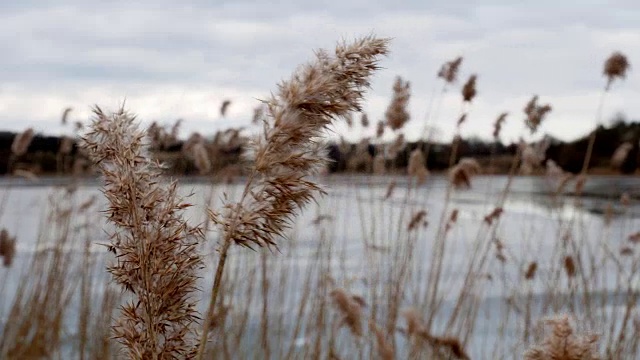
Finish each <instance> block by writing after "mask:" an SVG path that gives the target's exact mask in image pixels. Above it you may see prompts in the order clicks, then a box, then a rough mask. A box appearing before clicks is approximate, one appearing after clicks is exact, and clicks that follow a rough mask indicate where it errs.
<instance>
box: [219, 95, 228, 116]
mask: <svg viewBox="0 0 640 360" xmlns="http://www.w3.org/2000/svg"><path fill="white" fill-rule="evenodd" d="M230 105H231V100H228V99H227V100H224V101H223V102H222V105H220V116H222V117H225V116H227V111H228V110H229V106H230Z"/></svg>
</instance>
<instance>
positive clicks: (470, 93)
mask: <svg viewBox="0 0 640 360" xmlns="http://www.w3.org/2000/svg"><path fill="white" fill-rule="evenodd" d="M477 79H478V76H477V75H476V74H473V75H471V76H469V80H467V82H466V83H465V84H464V86H463V87H462V99H463V100H464V101H465V102H471V101H473V98H474V97H476V94H477V93H478V92H477V91H476V80H477Z"/></svg>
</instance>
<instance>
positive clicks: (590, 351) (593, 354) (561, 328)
mask: <svg viewBox="0 0 640 360" xmlns="http://www.w3.org/2000/svg"><path fill="white" fill-rule="evenodd" d="M546 323H548V324H550V325H552V326H553V330H552V332H551V334H550V335H549V336H547V337H546V338H545V339H544V341H543V342H542V344H541V345H537V346H533V347H531V348H530V349H529V350H527V352H526V353H525V355H524V358H525V359H526V360H549V359H556V360H574V359H576V360H577V359H580V360H598V359H600V356H599V355H598V350H597V344H596V341H597V340H598V337H597V336H595V335H578V334H575V333H574V330H573V328H572V327H571V324H570V322H569V317H568V316H566V315H564V316H561V317H559V318H555V319H550V320H547V321H546Z"/></svg>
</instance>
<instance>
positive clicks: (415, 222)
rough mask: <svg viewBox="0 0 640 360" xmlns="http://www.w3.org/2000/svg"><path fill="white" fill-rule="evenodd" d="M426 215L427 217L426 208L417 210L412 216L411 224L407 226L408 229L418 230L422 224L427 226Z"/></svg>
mask: <svg viewBox="0 0 640 360" xmlns="http://www.w3.org/2000/svg"><path fill="white" fill-rule="evenodd" d="M426 217H427V211H426V210H420V211H417V212H416V213H415V214H413V216H412V217H411V220H410V221H409V225H408V226H407V230H409V231H413V230H416V229H417V228H418V226H420V225H423V226H427V221H426V220H425V218H426Z"/></svg>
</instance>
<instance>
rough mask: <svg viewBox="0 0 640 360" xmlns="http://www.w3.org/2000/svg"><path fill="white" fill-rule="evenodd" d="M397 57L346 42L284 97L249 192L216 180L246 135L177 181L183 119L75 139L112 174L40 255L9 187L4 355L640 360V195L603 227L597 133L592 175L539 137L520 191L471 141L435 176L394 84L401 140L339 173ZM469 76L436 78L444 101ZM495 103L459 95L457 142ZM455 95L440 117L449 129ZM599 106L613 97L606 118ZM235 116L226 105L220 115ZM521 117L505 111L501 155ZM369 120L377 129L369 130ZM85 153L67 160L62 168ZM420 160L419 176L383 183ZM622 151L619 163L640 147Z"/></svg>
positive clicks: (101, 114)
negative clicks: (368, 102)
mask: <svg viewBox="0 0 640 360" xmlns="http://www.w3.org/2000/svg"><path fill="white" fill-rule="evenodd" d="M388 43H389V41H388V40H387V39H380V38H376V37H373V36H369V37H364V38H361V39H358V40H355V41H353V42H350V43H341V44H338V46H337V47H336V50H335V52H333V53H331V54H330V53H329V52H326V51H319V52H317V53H316V59H315V60H314V61H312V62H310V63H308V64H307V65H304V66H302V67H301V68H300V69H298V70H297V71H296V72H294V74H293V76H292V77H291V78H290V79H289V80H287V81H284V82H282V83H281V84H280V85H279V86H278V91H277V92H275V93H274V95H273V97H272V98H271V99H268V100H266V101H264V103H263V104H262V105H261V106H259V107H257V108H256V119H257V120H256V122H257V123H260V122H262V123H263V124H264V132H263V133H262V134H261V135H260V136H259V137H258V138H257V139H255V140H254V141H253V143H252V144H251V146H250V149H252V151H251V152H250V153H247V154H244V158H243V159H244V161H245V164H243V165H246V167H247V168H248V170H247V171H246V172H245V174H247V175H246V176H245V177H243V178H242V181H235V182H234V181H228V182H219V181H218V182H214V181H213V179H214V176H215V175H216V174H212V172H213V169H214V168H216V169H217V168H219V167H218V166H213V165H212V164H214V163H215V162H216V161H217V160H216V158H215V153H216V151H220V149H221V147H222V146H225V144H226V146H230V147H234V148H235V147H237V146H239V144H240V143H242V142H243V140H241V137H240V135H239V132H240V131H239V130H235V131H229V132H227V133H219V134H218V135H217V136H216V138H214V139H207V138H206V137H204V136H202V135H200V134H193V135H192V136H191V137H190V138H189V139H188V140H187V141H186V142H184V143H183V144H182V149H181V151H182V152H183V153H185V154H187V156H189V158H190V159H191V160H192V161H193V164H194V166H195V167H196V168H197V170H198V171H199V172H200V174H202V175H203V176H206V177H207V181H206V182H204V183H203V182H200V183H183V184H182V185H181V186H178V182H176V181H175V180H174V181H171V180H170V179H167V178H166V177H165V176H164V174H163V166H162V164H161V163H159V162H157V161H155V160H154V159H153V156H152V154H153V151H157V150H159V149H163V148H167V147H171V146H175V145H176V144H177V133H178V130H177V129H178V127H179V126H180V122H177V123H176V124H174V125H173V126H172V128H171V129H165V128H163V127H161V126H159V125H157V124H154V125H152V126H151V128H149V129H146V130H144V129H140V128H139V125H138V124H137V120H136V119H135V116H134V115H132V114H131V113H129V112H127V111H126V110H125V109H119V110H116V111H114V112H108V111H103V110H102V109H100V108H99V107H96V108H95V111H94V118H93V121H92V123H91V125H90V126H89V128H88V129H87V130H86V131H84V136H83V139H82V140H81V141H80V142H79V144H80V145H81V146H80V148H81V151H82V152H84V155H86V156H87V157H88V158H90V159H92V161H93V162H94V163H95V164H96V165H95V168H96V169H98V171H99V172H100V173H101V187H102V194H100V193H98V192H97V190H96V189H95V187H91V186H90V185H89V184H87V183H86V181H87V180H86V179H73V181H71V183H70V184H69V185H68V186H65V187H60V188H57V189H55V190H54V191H53V192H52V194H51V195H50V196H49V198H48V201H47V207H46V208H43V209H41V212H42V217H41V219H40V224H39V227H38V229H37V232H35V239H36V240H35V241H34V240H32V239H31V240H30V237H29V236H34V231H35V230H34V229H26V230H25V229H22V230H23V231H20V230H21V229H20V226H19V225H20V222H19V220H20V216H19V215H15V214H14V215H13V216H12V213H11V211H12V210H13V211H14V212H15V211H17V210H16V209H7V208H6V204H8V203H10V202H11V201H12V200H11V195H12V194H16V193H17V194H18V195H20V194H23V193H21V191H22V190H21V189H18V188H11V187H6V188H5V189H3V191H4V192H3V198H2V199H3V200H2V206H1V207H0V217H1V218H2V219H4V220H5V222H6V219H14V221H15V222H16V223H14V224H10V223H6V224H5V228H4V229H3V230H2V231H0V256H1V257H2V259H3V265H4V266H3V268H2V269H1V270H0V285H1V286H3V288H5V289H9V292H8V294H6V293H5V294H4V295H2V300H3V303H0V358H6V359H31V358H33V359H49V358H51V359H63V358H64V359H70V358H78V359H120V358H130V359H183V358H198V359H205V358H206V359H213V358H215V359H246V358H260V359H263V358H264V359H373V358H379V359H384V360H388V359H425V358H429V359H431V358H432V359H522V358H526V359H532V360H533V359H599V358H603V359H621V358H636V357H638V338H639V336H640V334H639V333H638V332H639V331H640V317H639V314H638V310H637V308H636V304H637V300H638V292H637V289H636V285H637V283H638V281H639V280H640V279H639V277H640V255H639V254H638V250H637V249H636V247H637V243H638V242H640V241H639V240H638V239H640V236H638V234H637V228H635V226H637V221H636V220H635V217H634V216H635V215H634V214H633V207H634V201H635V200H636V199H635V198H634V197H632V196H629V194H626V193H625V194H623V195H622V196H621V197H620V198H616V199H610V200H609V203H608V205H607V207H606V208H605V209H603V216H602V217H601V218H598V217H595V216H593V215H592V214H590V213H588V212H587V211H585V209H586V208H587V206H586V205H585V203H584V202H586V201H588V200H589V199H588V198H586V197H583V196H581V195H583V192H584V189H585V188H588V186H589V184H588V182H589V181H595V182H597V181H599V179H598V178H597V177H593V176H591V177H590V176H589V173H588V170H589V163H590V157H591V152H592V150H593V142H594V141H596V139H595V135H594V136H592V137H591V138H590V142H589V146H588V149H587V152H586V153H585V161H584V164H585V165H584V166H583V169H582V171H581V173H580V174H578V175H577V176H572V175H570V174H568V173H566V172H565V171H564V170H563V169H561V168H560V167H558V166H557V165H555V164H554V163H551V162H549V161H547V162H546V163H544V160H545V151H546V147H545V146H546V145H545V143H544V142H539V143H534V144H528V143H524V142H523V144H522V145H521V146H520V147H519V149H518V152H517V155H516V156H515V157H514V159H513V160H512V164H510V173H509V175H508V176H506V177H502V178H495V177H491V176H483V175H482V173H483V172H487V169H485V168H483V167H482V166H481V165H480V164H479V162H478V161H477V160H475V159H472V158H460V157H459V156H458V154H457V153H456V151H457V145H456V144H457V143H458V136H457V137H456V138H455V139H454V141H453V146H452V149H453V150H452V152H451V154H449V156H450V169H449V171H448V173H447V174H446V175H445V176H442V175H433V174H431V173H430V171H429V169H428V168H427V158H428V154H429V151H430V149H429V148H413V149H406V147H407V144H406V143H405V142H404V140H403V139H404V138H403V127H404V126H405V124H406V123H407V122H409V121H411V120H412V119H411V117H410V114H409V113H408V112H407V104H408V102H409V101H410V99H411V87H410V84H409V82H408V81H406V80H404V79H402V78H401V77H398V78H397V80H396V82H395V83H394V86H393V89H392V92H393V95H392V98H391V101H390V105H389V107H388V108H387V111H386V113H385V117H386V119H385V121H381V122H379V123H378V126H377V129H376V132H377V133H378V134H380V133H384V132H385V131H391V132H393V133H394V135H395V137H396V141H395V142H394V143H391V144H385V143H382V142H380V141H377V140H364V141H363V142H362V143H361V144H360V145H358V146H357V147H356V149H355V151H356V152H358V157H357V158H358V159H359V160H358V161H359V162H358V163H354V164H353V166H354V167H362V166H364V167H365V168H366V169H367V171H368V172H370V173H371V174H369V175H364V176H352V177H331V176H325V175H324V171H323V170H324V168H325V167H326V165H327V157H326V153H325V151H324V143H323V141H322V135H323V132H324V131H325V130H326V129H327V128H328V127H330V126H331V124H333V123H335V122H336V121H340V120H345V121H348V122H350V123H351V126H352V127H353V126H354V123H355V121H354V118H355V114H357V113H358V112H360V111H361V110H362V109H361V102H362V101H363V98H364V96H365V91H366V89H367V87H368V86H369V82H370V78H371V76H374V73H375V72H376V71H378V70H379V62H380V61H382V60H383V58H382V57H383V56H384V55H386V54H387V53H388ZM461 64H462V58H456V59H454V60H451V61H449V62H447V63H445V64H444V65H443V67H442V69H440V71H439V72H438V73H437V74H436V78H439V79H442V80H443V90H442V93H444V92H445V91H448V90H449V89H450V88H452V87H453V86H454V85H455V82H456V79H457V78H458V75H459V72H460V69H461ZM604 68H605V70H604V75H605V77H606V84H605V87H604V90H603V94H606V93H608V92H609V91H612V84H613V82H614V80H617V79H621V78H624V76H625V74H626V71H627V69H628V68H629V62H628V60H627V59H626V58H625V57H624V55H622V54H620V53H614V54H613V55H612V57H611V58H610V59H608V60H607V61H606V62H605V67H604ZM479 89H481V80H480V78H479V77H478V76H477V75H475V74H472V75H470V76H469V77H468V80H467V82H466V83H465V84H463V85H462V88H461V91H460V95H461V99H460V104H461V105H460V109H461V111H460V117H459V118H458V119H448V120H447V121H452V122H455V121H457V128H458V130H459V129H460V128H461V127H462V126H464V124H465V123H467V122H469V121H473V116H472V114H471V112H470V109H471V106H472V102H473V100H474V98H475V97H476V96H479V94H481V91H479ZM439 96H440V95H439ZM440 99H441V96H440ZM440 101H441V100H438V99H436V100H434V101H433V102H432V105H433V103H434V102H435V109H436V110H434V113H433V114H427V116H425V118H426V119H429V121H430V122H432V123H436V122H437V121H440V120H441V119H438V115H437V113H438V110H437V109H438V108H439V107H440V104H439V102H440ZM603 104H604V95H603V102H602V103H601V104H600V105H599V108H598V109H597V110H596V119H597V121H598V122H599V121H601V119H600V117H601V115H600V113H601V111H602V107H603V106H604V105H603ZM230 106H232V102H231V101H230V100H225V101H224V102H223V103H222V105H221V107H220V116H221V117H224V116H226V113H227V111H228V110H229V108H230ZM70 111H71V110H69V109H67V110H65V111H64V115H63V122H64V123H66V122H67V121H68V120H67V118H68V116H69V113H70ZM428 111H429V112H431V105H430V106H429V110H428ZM552 114H553V113H552V106H551V105H550V104H543V103H542V102H540V98H539V97H538V96H533V97H532V99H531V100H530V101H529V102H528V103H527V104H524V106H523V113H522V114H521V115H522V116H521V117H522V118H523V119H524V123H525V125H526V126H527V127H528V129H529V130H530V132H531V133H534V132H536V131H537V129H538V128H539V126H540V124H541V123H542V121H543V120H544V121H552V120H545V119H546V118H547V117H549V118H551V116H552ZM512 118H515V116H514V115H513V114H512V115H510V116H509V119H508V120H507V114H506V113H502V114H500V115H499V116H498V119H497V120H496V124H495V127H494V129H493V130H494V132H493V136H494V137H495V138H496V139H497V138H499V136H500V130H501V127H502V126H503V124H504V122H505V121H511V120H512ZM360 123H361V126H362V127H363V128H365V127H368V126H369V119H368V118H367V116H366V115H364V114H363V115H361V116H360ZM458 134H459V133H458ZM594 134H595V132H594ZM31 138H33V131H31V130H27V131H25V133H23V134H21V135H20V136H19V137H16V139H15V142H14V146H13V147H12V150H13V155H12V160H11V162H10V163H11V166H13V165H14V164H16V163H17V161H19V160H20V157H21V156H23V155H24V154H25V153H26V152H27V149H28V146H29V142H30V141H31ZM74 146H75V143H74V142H70V140H68V139H67V138H65V141H64V142H63V143H61V144H60V158H59V159H60V167H61V168H67V167H69V166H70V165H69V160H68V158H67V157H66V156H67V155H68V154H69V153H70V152H71V151H72V149H74ZM369 149H373V150H374V154H371V153H370V150H369ZM403 149H406V150H407V151H409V153H410V156H409V160H408V167H407V169H406V174H395V175H384V174H385V173H388V171H389V170H390V169H389V167H391V166H394V165H395V164H393V158H394V157H393V156H391V155H393V154H394V153H397V152H398V151H401V150H403ZM612 153H614V156H613V158H612V166H614V167H619V166H620V164H621V163H622V162H623V161H624V158H625V157H626V156H627V155H628V153H629V145H625V144H620V147H619V148H618V149H612ZM363 164H364V165H363ZM545 164H546V170H545ZM545 171H546V172H547V174H548V175H546V178H545V177H541V178H533V177H519V176H518V174H519V173H524V174H531V173H544V172H545ZM209 180H211V181H209ZM540 182H542V183H545V184H547V185H548V186H549V188H551V189H552V190H551V191H548V192H547V193H546V194H545V195H540V196H539V197H538V200H539V201H540V202H541V204H532V203H531V200H530V199H524V198H523V197H522V196H519V195H518V194H517V190H518V187H523V186H524V187H527V186H528V187H529V188H530V187H532V186H534V185H532V184H538V183H540ZM320 184H323V185H320ZM569 186H573V190H571V191H567V190H566V189H567V188H568V187H569ZM187 201H189V203H187ZM41 202H42V201H41ZM541 209H542V210H541ZM12 226H13V227H12ZM27 230H28V231H27ZM105 231H106V233H105ZM21 236H22V237H21ZM105 269H106V270H105ZM549 330H550V331H549Z"/></svg>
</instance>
